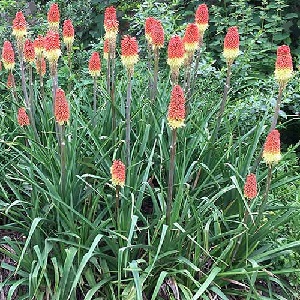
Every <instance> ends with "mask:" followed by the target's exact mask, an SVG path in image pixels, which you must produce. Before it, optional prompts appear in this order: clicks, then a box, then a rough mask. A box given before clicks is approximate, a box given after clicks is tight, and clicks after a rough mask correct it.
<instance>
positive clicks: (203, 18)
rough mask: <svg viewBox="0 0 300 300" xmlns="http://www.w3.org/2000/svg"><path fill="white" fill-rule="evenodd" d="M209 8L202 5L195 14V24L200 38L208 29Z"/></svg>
mask: <svg viewBox="0 0 300 300" xmlns="http://www.w3.org/2000/svg"><path fill="white" fill-rule="evenodd" d="M208 20H209V14H208V7H207V5H206V4H200V5H199V6H198V8H197V10H196V13H195V23H196V24H197V26H198V29H199V33H200V36H203V34H204V32H205V30H206V29H207V28H208Z"/></svg>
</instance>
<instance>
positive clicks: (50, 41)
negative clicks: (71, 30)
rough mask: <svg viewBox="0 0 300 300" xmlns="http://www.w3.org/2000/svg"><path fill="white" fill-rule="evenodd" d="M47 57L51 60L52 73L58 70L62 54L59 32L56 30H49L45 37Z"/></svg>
mask: <svg viewBox="0 0 300 300" xmlns="http://www.w3.org/2000/svg"><path fill="white" fill-rule="evenodd" d="M44 45H45V57H46V58H47V60H48V61H49V66H50V70H51V74H54V73H55V72H56V67H57V61H58V59H59V57H60V55H61V50H60V41H59V34H58V33H57V32H55V31H51V30H50V31H48V32H47V35H46V37H45V44H44Z"/></svg>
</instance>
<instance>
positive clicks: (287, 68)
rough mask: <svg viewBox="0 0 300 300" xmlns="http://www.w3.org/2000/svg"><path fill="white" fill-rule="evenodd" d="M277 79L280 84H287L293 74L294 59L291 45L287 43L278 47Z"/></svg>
mask: <svg viewBox="0 0 300 300" xmlns="http://www.w3.org/2000/svg"><path fill="white" fill-rule="evenodd" d="M274 73H275V79H276V80H277V81H278V83H279V84H280V85H285V84H286V83H287V82H288V81H289V80H290V79H291V78H292V76H293V60H292V56H291V51H290V47H289V46H286V45H282V46H279V47H278V48H277V59H276V63H275V72H274Z"/></svg>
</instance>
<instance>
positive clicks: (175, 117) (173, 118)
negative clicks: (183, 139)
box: [167, 85, 185, 129]
mask: <svg viewBox="0 0 300 300" xmlns="http://www.w3.org/2000/svg"><path fill="white" fill-rule="evenodd" d="M167 119H168V123H169V126H170V127H171V128H172V129H176V128H179V127H183V126H184V121H185V98H184V93H183V90H182V88H181V87H180V86H179V85H175V86H174V87H173V89H172V92H171V99H170V104H169V109H168V116H167Z"/></svg>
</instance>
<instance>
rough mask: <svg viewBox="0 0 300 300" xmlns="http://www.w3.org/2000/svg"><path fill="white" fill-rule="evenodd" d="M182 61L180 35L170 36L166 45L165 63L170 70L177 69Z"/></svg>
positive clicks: (182, 46) (182, 52)
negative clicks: (166, 55) (166, 57)
mask: <svg viewBox="0 0 300 300" xmlns="http://www.w3.org/2000/svg"><path fill="white" fill-rule="evenodd" d="M183 62H184V45H183V41H182V39H181V38H180V36H178V35H175V36H173V37H171V39H170V41H169V45H168V59H167V64H168V65H169V66H170V68H171V70H173V69H179V68H180V67H181V66H182V64H183Z"/></svg>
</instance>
